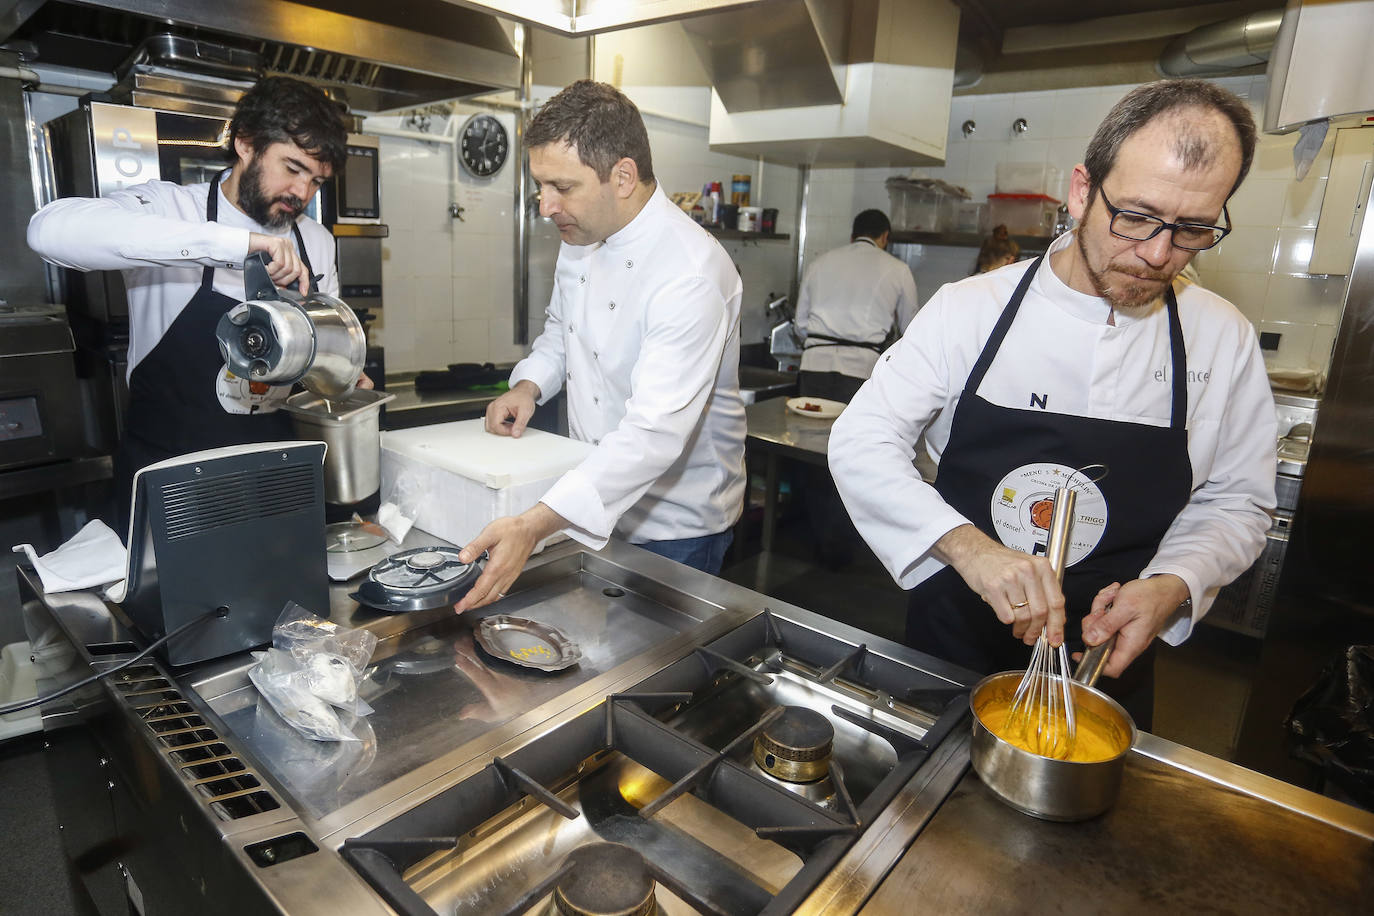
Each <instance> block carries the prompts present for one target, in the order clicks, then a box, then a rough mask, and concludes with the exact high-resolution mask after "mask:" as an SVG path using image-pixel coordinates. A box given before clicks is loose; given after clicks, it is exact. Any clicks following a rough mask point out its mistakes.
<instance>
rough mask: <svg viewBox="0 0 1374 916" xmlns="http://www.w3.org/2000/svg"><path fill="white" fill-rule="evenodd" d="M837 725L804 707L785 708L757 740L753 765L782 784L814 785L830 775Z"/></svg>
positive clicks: (760, 733)
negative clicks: (810, 783) (813, 783)
mask: <svg viewBox="0 0 1374 916" xmlns="http://www.w3.org/2000/svg"><path fill="white" fill-rule="evenodd" d="M834 740H835V726H833V725H831V724H830V720H829V719H827V718H826V717H825V716H823V715H821V714H820V713H818V712H816V711H815V710H812V709H807V708H806V707H805V706H784V707H783V714H782V715H781V716H779V717H778V718H777V719H775V720H774V721H773V722H772V723H771V724H770V725H768V727H766V728H765V729H764V730H763V731H761V732H759V736H758V737H757V738H755V739H754V762H755V763H757V764H758V765H759V769H761V770H763V772H765V773H767V774H768V775H769V776H774V777H776V778H778V779H781V780H782V781H783V782H815V781H816V780H818V779H823V778H825V776H827V775H828V774H829V773H830V747H831V744H832V743H833V742H834Z"/></svg>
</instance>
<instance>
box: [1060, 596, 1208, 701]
mask: <svg viewBox="0 0 1374 916" xmlns="http://www.w3.org/2000/svg"><path fill="white" fill-rule="evenodd" d="M1187 598H1188V586H1187V584H1185V583H1184V581H1183V580H1182V579H1180V578H1179V577H1178V576H1175V575H1172V574H1169V573H1164V574H1161V575H1158V576H1151V577H1150V578H1148V579H1133V580H1131V581H1130V582H1127V583H1126V584H1125V585H1122V584H1121V583H1119V582H1113V583H1112V584H1111V585H1109V586H1107V587H1106V588H1104V589H1102V591H1100V592H1098V593H1097V597H1096V598H1094V599H1093V607H1092V611H1091V612H1089V614H1088V616H1087V617H1084V618H1083V641H1084V642H1085V643H1087V644H1088V645H1090V646H1097V645H1101V644H1102V643H1104V642H1106V641H1107V639H1108V638H1110V637H1111V635H1112V634H1113V633H1115V634H1116V645H1115V646H1114V647H1113V648H1112V654H1111V655H1110V656H1109V657H1108V659H1107V666H1106V667H1105V668H1103V669H1102V673H1103V674H1105V675H1106V676H1107V677H1120V676H1121V673H1122V672H1123V671H1125V670H1126V666H1127V665H1129V664H1130V663H1131V662H1133V661H1135V660H1136V658H1138V657H1139V656H1140V653H1142V652H1144V651H1145V650H1146V649H1148V648H1149V647H1150V643H1151V642H1152V641H1153V640H1154V638H1155V636H1156V635H1158V633H1159V631H1160V630H1162V629H1164V626H1165V625H1166V624H1167V623H1168V622H1169V620H1170V618H1172V617H1173V616H1174V615H1175V614H1176V613H1177V612H1178V608H1179V605H1180V604H1182V603H1183V602H1184V600H1185V599H1187ZM1075 657H1077V653H1075Z"/></svg>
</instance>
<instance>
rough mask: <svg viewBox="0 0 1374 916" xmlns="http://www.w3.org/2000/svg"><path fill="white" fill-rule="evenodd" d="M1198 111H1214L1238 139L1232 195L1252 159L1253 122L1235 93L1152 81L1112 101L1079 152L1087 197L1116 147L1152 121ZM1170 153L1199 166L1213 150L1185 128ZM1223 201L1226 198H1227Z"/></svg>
mask: <svg viewBox="0 0 1374 916" xmlns="http://www.w3.org/2000/svg"><path fill="white" fill-rule="evenodd" d="M1189 108H1202V109H1208V110H1211V111H1215V112H1218V113H1219V114H1221V115H1223V116H1225V117H1226V119H1227V120H1228V121H1230V122H1231V126H1232V127H1233V128H1235V131H1236V139H1237V140H1239V141H1240V154H1241V159H1240V174H1238V175H1237V176H1236V183H1235V184H1234V185H1232V186H1231V194H1234V193H1235V192H1236V188H1239V187H1240V183H1241V182H1242V181H1244V180H1245V176H1246V174H1247V173H1248V172H1249V171H1250V163H1251V162H1252V161H1253V160H1254V158H1255V119H1254V117H1253V116H1252V115H1251V114H1250V109H1249V108H1248V107H1246V105H1245V102H1244V101H1242V100H1241V98H1240V97H1239V96H1237V95H1236V94H1235V93H1233V92H1230V91H1228V90H1226V89H1222V88H1221V87H1220V86H1218V85H1217V84H1216V83H1211V82H1208V81H1207V80H1200V79H1172V80H1156V81H1155V82H1153V83H1146V84H1145V85H1143V86H1137V87H1136V88H1135V89H1132V90H1131V91H1130V92H1128V93H1126V95H1125V96H1124V97H1123V98H1122V99H1121V101H1119V102H1117V103H1116V105H1114V106H1113V107H1112V110H1111V111H1109V112H1108V113H1107V117H1105V118H1103V119H1102V123H1101V124H1099V125H1098V127H1097V132H1096V133H1095V134H1093V138H1092V139H1091V140H1090V141H1088V151H1087V152H1086V153H1085V154H1084V157H1083V165H1084V166H1085V167H1086V168H1087V170H1088V180H1089V182H1090V185H1089V187H1090V189H1091V193H1092V194H1096V193H1097V189H1098V188H1100V187H1101V186H1102V182H1103V181H1104V180H1106V178H1107V176H1108V175H1109V174H1111V171H1112V167H1113V166H1114V165H1116V155H1117V153H1118V152H1120V150H1121V145H1122V144H1123V143H1125V142H1126V141H1127V140H1128V139H1130V137H1131V135H1132V134H1134V133H1135V132H1136V131H1138V130H1140V129H1141V128H1142V127H1144V126H1145V125H1147V124H1149V123H1150V122H1151V121H1153V120H1154V119H1155V118H1158V117H1160V116H1161V115H1165V114H1169V113H1171V112H1178V111H1181V110H1183V109H1189ZM1173 151H1174V153H1175V154H1176V155H1177V156H1178V157H1179V158H1180V159H1181V160H1182V161H1183V164H1184V165H1185V167H1187V168H1201V167H1203V166H1205V165H1207V164H1209V163H1210V162H1211V161H1212V160H1213V158H1214V157H1215V156H1216V155H1217V153H1218V150H1217V149H1216V148H1215V145H1214V144H1213V143H1212V142H1211V138H1210V137H1208V136H1207V134H1206V133H1205V132H1203V131H1195V130H1184V131H1181V132H1180V133H1179V134H1178V136H1176V137H1175V138H1174V140H1173ZM1227 196H1228V197H1229V196H1230V195H1227Z"/></svg>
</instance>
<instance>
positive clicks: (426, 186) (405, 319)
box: [363, 87, 797, 372]
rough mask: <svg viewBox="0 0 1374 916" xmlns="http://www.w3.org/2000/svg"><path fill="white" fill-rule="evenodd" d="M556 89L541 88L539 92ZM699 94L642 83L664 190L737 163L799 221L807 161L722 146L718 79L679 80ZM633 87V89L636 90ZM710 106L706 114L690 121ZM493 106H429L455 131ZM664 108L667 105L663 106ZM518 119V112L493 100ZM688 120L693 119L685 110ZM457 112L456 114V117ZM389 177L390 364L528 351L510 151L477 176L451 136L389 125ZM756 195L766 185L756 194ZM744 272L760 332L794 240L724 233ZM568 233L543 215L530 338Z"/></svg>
mask: <svg viewBox="0 0 1374 916" xmlns="http://www.w3.org/2000/svg"><path fill="white" fill-rule="evenodd" d="M554 91H556V89H555V88H552V87H540V88H537V89H536V91H535V97H536V99H542V98H547V97H548V96H549V95H551V94H552V93H553V92H554ZM678 92H688V93H690V97H688V98H686V99H684V98H682V97H680V96H677V97H671V98H670V97H667V96H665V95H664V93H663V92H659V93H657V94H653V93H644V95H645V96H646V97H645V99H642V100H640V99H637V101H639V103H640V104H641V105H642V106H643V107H644V109H645V111H646V115H645V123H646V125H647V127H648V129H649V142H650V146H651V148H652V150H653V154H654V170H655V173H656V175H657V177H658V180H659V182H660V184H661V185H662V187H663V188H664V190H665V191H667V192H672V191H679V190H700V188H701V186H702V185H703V184H704V183H705V182H707V181H708V180H720V181H721V182H723V183H724V184H725V185H726V186H727V187H728V183H729V181H730V177H731V175H733V174H735V173H740V174H750V175H752V176H753V181H754V182H755V187H758V186H759V183H760V182H761V183H762V189H763V196H764V200H763V202H762V203H758V201H757V200H756V201H755V203H756V205H760V206H763V205H766V206H776V207H778V209H779V215H778V231H779V232H784V233H792V232H793V231H794V230H795V225H796V197H797V170H796V169H795V168H790V167H786V166H774V165H765V166H763V168H762V170H760V166H759V163H758V161H757V160H750V159H743V158H740V157H738V156H726V155H721V154H717V153H712V152H711V151H710V150H709V148H708V147H707V130H706V127H705V125H704V120H705V115H704V112H705V109H706V98H707V93H708V92H709V90H706V89H704V88H699V87H698V88H695V89H691V90H678ZM627 93H629V94H630V95H631V97H632V98H633V97H635V92H634V90H633V89H627ZM696 109H700V112H701V114H700V117H701V123H699V124H698V123H688V121H690V120H691V119H692V118H693V116H694V114H695V112H696ZM482 110H484V109H480V108H475V107H471V106H462V105H460V106H458V107H457V113H456V114H455V115H454V116H452V118H445V117H444V116H442V115H438V116H431V118H430V120H429V122H428V124H427V129H428V131H430V132H431V133H433V134H436V135H441V136H442V135H445V134H446V133H447V135H454V134H456V133H457V132H458V131H459V130H460V129H461V126H462V123H463V122H464V121H465V120H466V119H467V117H468V116H470V115H471V114H474V113H476V112H478V111H482ZM655 111H661V112H663V113H664V115H665V116H659V115H656V114H654V113H653V112H655ZM492 113H494V114H495V115H496V116H497V117H498V118H500V119H501V121H502V122H503V123H504V124H506V126H507V129H508V130H510V129H511V128H512V127H513V124H514V115H513V114H512V113H511V112H509V111H494V112H492ZM684 119H685V120H684ZM450 122H452V123H450ZM418 127H419V125H418V124H417V123H416V122H415V121H414V120H413V119H410V118H408V117H407V116H404V115H390V116H380V117H372V118H368V119H367V121H366V122H365V123H364V125H363V129H364V131H372V130H377V129H379V128H380V129H383V130H386V129H391V130H397V129H399V130H405V131H411V132H413V131H415V130H417V128H418ZM381 144H382V145H381V185H382V214H383V220H384V222H386V224H387V225H388V226H389V227H390V233H391V234H390V237H389V238H388V239H386V240H385V242H384V243H383V249H382V250H383V261H382V282H383V294H384V305H383V309H382V314H383V318H382V321H381V322H380V323H379V327H378V332H379V334H380V336H381V341H382V343H383V345H384V346H385V347H386V361H387V370H388V371H389V372H398V371H407V370H418V369H441V368H443V367H444V366H445V365H447V364H448V363H452V362H474V361H487V360H491V361H497V362H499V361H502V360H515V359H519V358H520V357H521V356H523V355H524V353H525V352H526V351H527V347H524V346H521V345H517V344H515V343H513V342H512V339H513V332H514V319H513V308H514V301H515V293H514V290H515V281H514V257H515V218H514V194H515V176H516V171H515V170H516V168H517V166H518V164H517V163H516V162H514V161H513V160H512V161H508V162H507V163H506V165H505V166H503V167H502V168H501V170H500V171H499V172H497V173H496V174H495V175H493V176H492V177H490V178H486V179H479V178H474V177H473V176H472V175H469V174H468V173H467V172H466V171H464V170H463V169H462V168H461V167H459V166H458V165H457V164H456V160H455V158H454V147H453V145H452V144H448V143H442V142H437V141H425V140H420V139H412V138H401V137H394V136H385V135H383V136H382V139H381ZM756 197H757V195H756ZM451 202H457V203H458V204H459V205H460V206H462V207H463V208H464V210H463V214H462V216H463V218H462V219H461V220H458V219H454V218H452V217H450V216H449V215H448V207H449V204H450V203H451ZM723 244H724V246H725V248H726V250H727V251H728V252H729V253H730V256H731V257H732V258H733V259H734V261H735V264H736V266H737V267H738V268H739V271H740V276H741V277H742V279H743V281H744V300H743V303H742V306H741V312H742V321H741V325H742V327H741V339H742V340H743V342H745V343H750V342H754V341H757V340H762V339H763V337H764V336H765V334H766V324H767V321H766V315H765V310H764V306H765V305H766V303H767V302H768V298H769V294H770V293H774V292H776V293H777V294H778V295H783V294H785V293H786V292H787V287H788V283H789V282H790V279H791V275H792V266H791V247H790V244H789V243H788V242H786V241H727V242H724V243H723ZM557 249H558V234H557V232H556V230H554V229H553V227H552V224H551V223H548V222H545V221H542V220H537V221H536V222H535V227H534V232H533V234H532V240H531V251H530V337H531V340H532V339H533V338H534V336H536V335H537V334H538V333H539V331H540V330H541V329H542V327H543V312H544V306H545V305H546V304H547V302H548V298H549V294H550V290H551V282H552V278H553V266H554V261H555V259H556V257H557Z"/></svg>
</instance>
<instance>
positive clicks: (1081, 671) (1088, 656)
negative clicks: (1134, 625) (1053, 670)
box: [1073, 633, 1116, 687]
mask: <svg viewBox="0 0 1374 916" xmlns="http://www.w3.org/2000/svg"><path fill="white" fill-rule="evenodd" d="M1115 647H1116V634H1115V633H1113V634H1112V635H1111V636H1110V637H1109V638H1108V639H1107V641H1106V642H1104V643H1102V644H1101V645H1097V646H1089V647H1088V649H1087V651H1086V652H1084V653H1083V658H1082V659H1081V660H1080V661H1079V662H1078V667H1077V668H1075V669H1074V672H1073V679H1074V680H1076V681H1079V682H1080V683H1083V684H1086V685H1088V686H1089V687H1091V686H1092V685H1093V684H1096V683H1097V678H1098V676H1100V675H1101V674H1102V669H1103V668H1105V667H1107V659H1108V657H1110V656H1111V654H1112V649H1113V648H1115Z"/></svg>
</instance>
